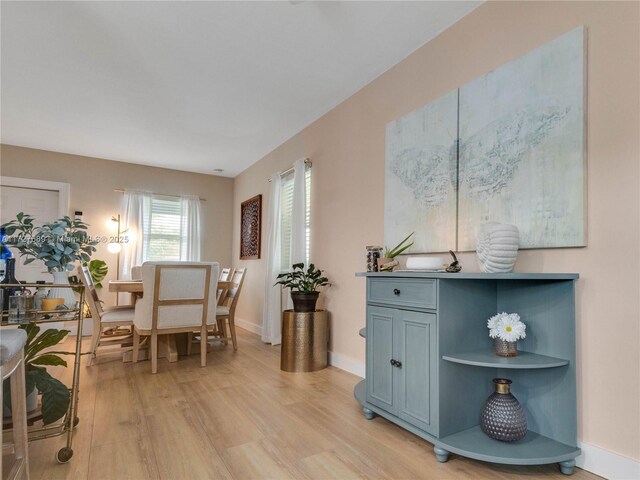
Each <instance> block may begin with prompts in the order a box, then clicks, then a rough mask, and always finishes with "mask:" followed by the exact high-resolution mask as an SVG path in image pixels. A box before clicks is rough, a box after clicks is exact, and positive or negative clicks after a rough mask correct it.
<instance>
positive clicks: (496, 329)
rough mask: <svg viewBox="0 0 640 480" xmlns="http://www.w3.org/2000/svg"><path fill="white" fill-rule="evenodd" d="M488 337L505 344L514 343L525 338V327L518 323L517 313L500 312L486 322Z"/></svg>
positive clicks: (518, 316)
mask: <svg viewBox="0 0 640 480" xmlns="http://www.w3.org/2000/svg"><path fill="white" fill-rule="evenodd" d="M487 327H488V328H489V336H490V337H491V338H499V339H500V340H503V341H505V342H515V341H517V340H520V339H521V338H525V337H526V336H527V334H526V332H525V330H526V328H527V326H526V325H525V324H524V323H522V322H521V321H520V315H518V314H517V313H506V312H502V313H499V314H497V315H494V316H493V317H491V318H490V319H489V321H488V322H487Z"/></svg>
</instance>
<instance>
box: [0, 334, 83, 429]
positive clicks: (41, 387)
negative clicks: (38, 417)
mask: <svg viewBox="0 0 640 480" xmlns="http://www.w3.org/2000/svg"><path fill="white" fill-rule="evenodd" d="M20 328H21V329H22V330H24V331H26V332H27V343H26V344H25V346H24V364H25V384H26V385H25V386H26V393H27V395H29V394H30V393H31V392H32V391H33V389H34V387H35V388H37V389H38V392H40V393H41V394H42V421H43V423H44V424H45V425H48V424H50V423H53V422H55V421H56V420H58V419H60V418H62V417H63V416H64V415H65V414H66V413H67V411H68V410H69V402H70V401H71V394H70V392H69V389H68V388H67V386H66V385H65V384H64V383H62V382H61V381H60V380H57V379H55V378H53V377H52V376H51V374H50V373H49V372H47V369H46V368H45V367H46V366H63V367H66V366H67V362H66V360H64V359H63V358H62V357H60V355H73V353H72V352H51V351H48V352H43V350H45V349H47V348H50V347H53V346H54V345H57V344H59V343H60V342H62V341H63V340H64V338H65V337H66V336H67V335H68V334H69V330H58V329H55V328H51V329H49V330H45V331H44V332H43V333H41V334H40V335H38V334H39V333H40V327H39V326H37V325H36V324H33V323H29V324H26V325H20ZM2 389H3V398H4V405H5V406H6V407H7V408H11V390H10V387H9V379H7V380H5V381H4V382H3V384H2Z"/></svg>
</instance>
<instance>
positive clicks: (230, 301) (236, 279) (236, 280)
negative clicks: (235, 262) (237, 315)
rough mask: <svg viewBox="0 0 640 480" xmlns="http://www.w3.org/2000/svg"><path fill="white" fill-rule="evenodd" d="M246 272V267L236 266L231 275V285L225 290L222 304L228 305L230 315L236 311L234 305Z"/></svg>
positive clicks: (236, 302)
mask: <svg viewBox="0 0 640 480" xmlns="http://www.w3.org/2000/svg"><path fill="white" fill-rule="evenodd" d="M246 273H247V269H246V268H236V270H235V271H234V272H233V276H232V277H231V282H233V287H231V288H230V289H229V291H228V292H227V297H226V298H225V302H224V304H225V305H226V306H228V307H229V314H230V315H233V314H234V312H235V311H236V305H237V304H238V298H239V297H240V290H241V289H242V284H243V283H244V277H245V274H246Z"/></svg>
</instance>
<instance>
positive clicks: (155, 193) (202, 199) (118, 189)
mask: <svg viewBox="0 0 640 480" xmlns="http://www.w3.org/2000/svg"><path fill="white" fill-rule="evenodd" d="M113 191H114V192H118V193H124V188H114V189H113ZM149 193H150V194H151V195H159V196H161V197H174V198H180V195H168V194H166V193H158V192H149ZM198 198H199V199H200V201H201V202H206V201H207V199H206V198H202V197H198Z"/></svg>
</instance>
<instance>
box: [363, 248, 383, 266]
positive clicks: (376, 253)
mask: <svg viewBox="0 0 640 480" xmlns="http://www.w3.org/2000/svg"><path fill="white" fill-rule="evenodd" d="M381 253H382V247H380V246H378V245H367V272H377V271H378V260H379V259H380V254H381Z"/></svg>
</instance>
